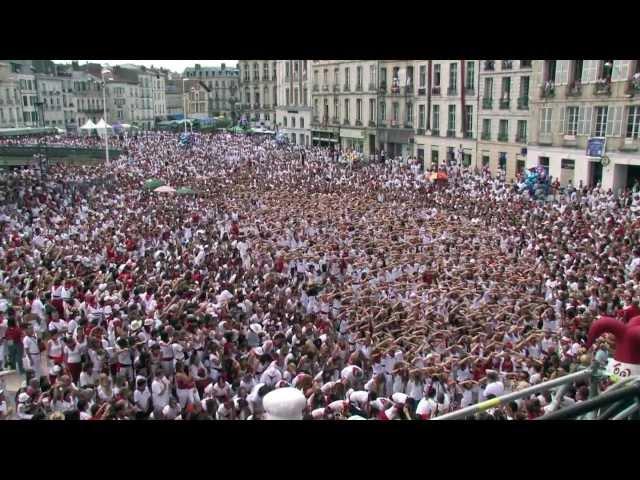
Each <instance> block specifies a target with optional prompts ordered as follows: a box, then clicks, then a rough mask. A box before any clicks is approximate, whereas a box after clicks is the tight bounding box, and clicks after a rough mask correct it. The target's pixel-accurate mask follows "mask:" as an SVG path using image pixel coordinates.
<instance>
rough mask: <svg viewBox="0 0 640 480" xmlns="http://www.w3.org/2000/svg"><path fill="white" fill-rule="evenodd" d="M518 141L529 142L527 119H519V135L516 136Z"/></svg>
mask: <svg viewBox="0 0 640 480" xmlns="http://www.w3.org/2000/svg"><path fill="white" fill-rule="evenodd" d="M516 141H517V142H518V143H527V121H526V120H518V136H517V137H516Z"/></svg>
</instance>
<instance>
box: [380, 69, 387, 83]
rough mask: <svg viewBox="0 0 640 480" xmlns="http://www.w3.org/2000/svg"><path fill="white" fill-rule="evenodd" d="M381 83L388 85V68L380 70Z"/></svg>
mask: <svg viewBox="0 0 640 480" xmlns="http://www.w3.org/2000/svg"><path fill="white" fill-rule="evenodd" d="M380 81H381V82H382V83H384V84H386V83H387V69H386V68H381V69H380Z"/></svg>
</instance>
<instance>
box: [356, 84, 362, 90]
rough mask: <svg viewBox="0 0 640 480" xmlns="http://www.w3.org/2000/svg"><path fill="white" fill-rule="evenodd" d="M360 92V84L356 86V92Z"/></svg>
mask: <svg viewBox="0 0 640 480" xmlns="http://www.w3.org/2000/svg"><path fill="white" fill-rule="evenodd" d="M361 91H362V84H361V83H359V84H357V85H356V92H361Z"/></svg>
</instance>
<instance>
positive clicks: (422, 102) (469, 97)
mask: <svg viewBox="0 0 640 480" xmlns="http://www.w3.org/2000/svg"><path fill="white" fill-rule="evenodd" d="M414 65H415V68H414V70H417V72H418V95H417V96H416V102H417V109H418V128H417V129H416V136H415V140H414V141H415V147H416V156H417V158H418V159H419V160H421V161H423V162H424V163H423V164H424V167H425V168H426V169H429V168H437V167H438V166H439V165H442V164H443V162H461V163H462V164H463V165H465V166H474V165H476V164H477V154H478V153H477V141H476V140H477V133H478V127H477V125H478V81H479V75H478V66H479V61H478V60H419V61H416V62H415V63H414Z"/></svg>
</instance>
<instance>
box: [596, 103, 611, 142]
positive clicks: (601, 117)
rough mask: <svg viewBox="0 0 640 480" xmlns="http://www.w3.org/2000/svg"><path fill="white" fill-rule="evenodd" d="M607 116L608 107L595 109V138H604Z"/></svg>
mask: <svg viewBox="0 0 640 480" xmlns="http://www.w3.org/2000/svg"><path fill="white" fill-rule="evenodd" d="M608 116H609V108H608V107H596V128H595V130H594V135H595V136H596V137H604V136H605V132H606V131H607V117H608Z"/></svg>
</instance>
